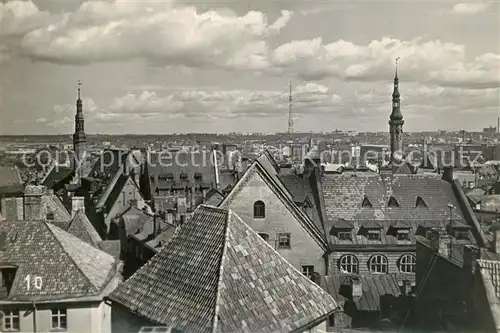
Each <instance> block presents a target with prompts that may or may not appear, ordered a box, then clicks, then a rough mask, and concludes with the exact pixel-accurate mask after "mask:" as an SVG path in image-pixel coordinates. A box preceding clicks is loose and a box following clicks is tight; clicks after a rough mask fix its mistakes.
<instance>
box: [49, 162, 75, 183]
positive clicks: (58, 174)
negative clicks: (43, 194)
mask: <svg viewBox="0 0 500 333" xmlns="http://www.w3.org/2000/svg"><path fill="white" fill-rule="evenodd" d="M73 175H74V170H73V168H72V167H67V166H59V165H57V166H56V165H54V166H52V167H51V168H50V170H49V172H48V173H47V175H46V176H45V178H44V179H43V181H42V185H44V186H47V187H48V188H50V189H52V188H54V187H56V186H58V185H59V183H60V182H62V181H66V180H68V181H69V180H70V179H71V178H72V177H73Z"/></svg>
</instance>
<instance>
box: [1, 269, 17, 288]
mask: <svg viewBox="0 0 500 333" xmlns="http://www.w3.org/2000/svg"><path fill="white" fill-rule="evenodd" d="M0 271H1V272H2V287H3V288H5V289H6V290H7V293H10V289H11V288H12V284H13V283H14V278H15V276H16V268H15V267H5V268H0Z"/></svg>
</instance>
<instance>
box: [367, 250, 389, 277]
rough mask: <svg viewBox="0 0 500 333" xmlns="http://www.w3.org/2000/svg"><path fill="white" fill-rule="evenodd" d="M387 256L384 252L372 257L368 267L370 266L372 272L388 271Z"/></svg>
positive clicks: (382, 272)
mask: <svg viewBox="0 0 500 333" xmlns="http://www.w3.org/2000/svg"><path fill="white" fill-rule="evenodd" d="M387 266H388V264H387V258H386V256H384V255H382V254H376V255H374V256H373V257H371V258H370V261H369V262H368V267H369V268H370V273H378V274H385V273H387V268H388V267H387Z"/></svg>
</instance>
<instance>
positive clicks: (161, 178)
mask: <svg viewBox="0 0 500 333" xmlns="http://www.w3.org/2000/svg"><path fill="white" fill-rule="evenodd" d="M173 180H174V175H173V174H171V173H167V174H164V175H161V176H158V181H159V182H171V181H173Z"/></svg>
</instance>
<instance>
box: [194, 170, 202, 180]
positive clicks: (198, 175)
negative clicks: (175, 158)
mask: <svg viewBox="0 0 500 333" xmlns="http://www.w3.org/2000/svg"><path fill="white" fill-rule="evenodd" d="M202 180H203V175H202V174H201V173H200V172H196V173H195V174H194V181H195V182H201V181H202Z"/></svg>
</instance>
